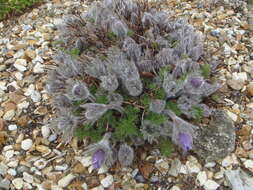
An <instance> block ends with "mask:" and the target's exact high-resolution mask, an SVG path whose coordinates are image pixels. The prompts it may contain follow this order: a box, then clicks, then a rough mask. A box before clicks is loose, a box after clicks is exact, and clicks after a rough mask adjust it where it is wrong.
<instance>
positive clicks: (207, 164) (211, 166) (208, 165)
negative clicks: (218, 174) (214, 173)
mask: <svg viewBox="0 0 253 190" xmlns="http://www.w3.org/2000/svg"><path fill="white" fill-rule="evenodd" d="M215 165H216V163H215V162H208V163H206V164H205V168H213V167H214V166H215Z"/></svg>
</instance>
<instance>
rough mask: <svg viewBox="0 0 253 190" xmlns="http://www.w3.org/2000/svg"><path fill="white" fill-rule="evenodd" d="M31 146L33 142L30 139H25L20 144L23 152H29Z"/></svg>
mask: <svg viewBox="0 0 253 190" xmlns="http://www.w3.org/2000/svg"><path fill="white" fill-rule="evenodd" d="M32 145H33V141H32V140H31V139H25V140H23V141H22V142H21V148H22V149H23V150H29V149H30V148H31V147H32Z"/></svg>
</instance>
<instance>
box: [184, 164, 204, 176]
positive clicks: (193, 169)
mask: <svg viewBox="0 0 253 190" xmlns="http://www.w3.org/2000/svg"><path fill="white" fill-rule="evenodd" d="M185 165H186V167H187V169H188V171H189V173H199V172H200V170H201V165H200V164H199V163H197V162H191V161H187V162H186V164H185Z"/></svg>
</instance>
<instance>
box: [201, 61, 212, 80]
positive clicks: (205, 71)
mask: <svg viewBox="0 0 253 190" xmlns="http://www.w3.org/2000/svg"><path fill="white" fill-rule="evenodd" d="M200 69H201V73H202V76H203V77H204V78H205V79H208V78H210V75H211V66H210V64H202V65H200Z"/></svg>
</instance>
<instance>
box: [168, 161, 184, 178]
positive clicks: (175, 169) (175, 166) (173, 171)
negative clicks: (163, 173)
mask: <svg viewBox="0 0 253 190" xmlns="http://www.w3.org/2000/svg"><path fill="white" fill-rule="evenodd" d="M181 167H182V164H181V161H180V160H179V159H178V158H176V159H174V160H173V161H172V163H171V167H170V169H169V171H168V174H169V175H171V176H174V177H177V176H178V174H179V172H180V169H181Z"/></svg>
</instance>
